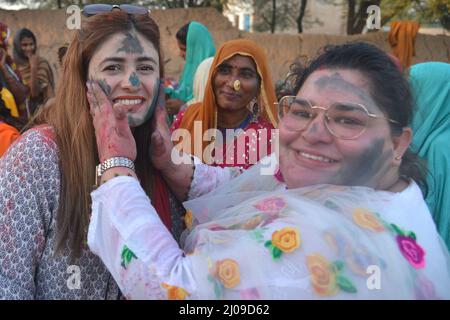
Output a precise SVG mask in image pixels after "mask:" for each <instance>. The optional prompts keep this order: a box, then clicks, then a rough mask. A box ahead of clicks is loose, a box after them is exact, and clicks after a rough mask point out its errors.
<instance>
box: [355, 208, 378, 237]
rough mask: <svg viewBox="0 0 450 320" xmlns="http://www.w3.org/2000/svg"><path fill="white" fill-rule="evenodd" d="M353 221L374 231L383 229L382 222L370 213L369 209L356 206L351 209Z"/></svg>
mask: <svg viewBox="0 0 450 320" xmlns="http://www.w3.org/2000/svg"><path fill="white" fill-rule="evenodd" d="M353 221H355V223H356V224H357V225H358V226H360V227H361V228H365V229H368V230H371V231H374V232H382V231H384V230H385V229H384V227H383V224H382V222H380V221H379V220H378V218H377V217H376V216H375V215H374V214H372V213H371V212H370V211H369V210H367V209H363V208H356V209H354V210H353Z"/></svg>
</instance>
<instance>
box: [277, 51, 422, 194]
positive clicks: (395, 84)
mask: <svg viewBox="0 0 450 320" xmlns="http://www.w3.org/2000/svg"><path fill="white" fill-rule="evenodd" d="M324 67H325V68H331V69H352V70H357V71H359V72H360V73H361V74H362V75H363V76H364V77H365V78H366V79H368V80H369V92H370V95H371V97H372V99H373V100H374V101H375V103H376V104H377V106H378V107H379V108H380V109H381V111H383V112H384V113H385V115H386V116H387V117H388V118H390V119H393V120H395V121H397V122H398V124H395V123H391V122H390V123H389V124H390V127H391V134H392V135H393V136H395V135H400V134H401V133H402V129H403V128H404V127H408V126H409V125H410V122H411V120H412V115H413V98H412V94H411V89H410V86H409V82H408V80H407V79H406V77H405V76H404V75H403V74H402V72H401V71H400V70H399V68H398V66H397V65H396V64H395V62H394V61H393V59H392V58H391V57H390V56H389V55H388V54H386V53H385V52H384V51H382V50H381V49H379V48H377V47H376V46H374V45H372V44H369V43H366V42H352V43H346V44H341V45H327V46H325V47H324V48H323V49H322V50H321V51H319V55H318V56H317V57H316V58H315V59H313V60H312V61H311V62H310V63H309V64H307V65H306V66H303V65H302V64H301V63H299V62H296V63H294V64H293V65H292V66H291V70H290V74H289V77H288V80H287V81H286V82H287V83H288V82H291V83H292V88H293V91H292V94H294V95H295V94H297V92H298V91H299V90H300V88H301V87H302V86H303V84H304V83H305V81H306V79H307V78H308V77H309V76H310V75H311V74H312V73H313V72H314V71H317V70H319V69H322V68H324ZM400 176H401V177H403V178H407V179H413V180H414V181H416V182H417V183H418V184H419V185H421V186H422V187H424V189H423V190H427V184H426V166H425V163H424V161H423V160H421V159H420V158H419V157H418V155H417V154H415V153H413V152H412V151H411V150H408V151H407V152H406V153H405V154H404V155H403V160H402V163H401V165H400Z"/></svg>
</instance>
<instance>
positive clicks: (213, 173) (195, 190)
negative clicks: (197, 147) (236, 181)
mask: <svg viewBox="0 0 450 320" xmlns="http://www.w3.org/2000/svg"><path fill="white" fill-rule="evenodd" d="M194 163H195V170H194V177H193V178H192V183H191V186H190V188H189V193H188V200H192V199H195V198H198V197H200V196H202V195H204V194H207V193H209V192H211V191H213V190H214V189H216V188H218V187H220V186H221V185H223V184H224V183H226V182H228V181H230V180H231V179H233V178H235V177H237V176H239V175H240V174H241V173H242V172H243V169H241V168H238V167H227V168H221V167H213V166H210V165H207V164H204V163H201V162H200V160H199V159H198V158H196V157H194Z"/></svg>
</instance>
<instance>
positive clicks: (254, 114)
mask: <svg viewBox="0 0 450 320" xmlns="http://www.w3.org/2000/svg"><path fill="white" fill-rule="evenodd" d="M250 103H251V106H252V107H251V110H250V111H251V113H252V120H251V122H257V121H258V117H259V105H258V100H257V99H256V97H254V98H253V99H252V101H250Z"/></svg>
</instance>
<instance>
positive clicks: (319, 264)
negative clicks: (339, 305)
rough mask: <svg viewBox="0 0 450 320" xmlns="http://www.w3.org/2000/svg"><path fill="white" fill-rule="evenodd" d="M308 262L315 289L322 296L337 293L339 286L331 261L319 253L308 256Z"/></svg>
mask: <svg viewBox="0 0 450 320" xmlns="http://www.w3.org/2000/svg"><path fill="white" fill-rule="evenodd" d="M306 263H307V266H308V270H309V273H310V275H311V283H312V286H313V288H314V291H315V292H316V293H317V294H318V295H320V296H330V295H333V294H335V293H336V291H337V288H338V287H337V284H336V274H335V273H334V272H333V267H332V265H331V263H330V262H329V261H328V260H327V259H326V258H324V257H323V256H321V255H320V254H318V253H316V254H312V255H309V256H307V257H306Z"/></svg>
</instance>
